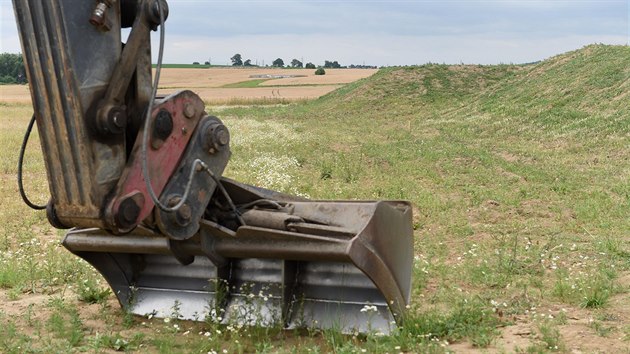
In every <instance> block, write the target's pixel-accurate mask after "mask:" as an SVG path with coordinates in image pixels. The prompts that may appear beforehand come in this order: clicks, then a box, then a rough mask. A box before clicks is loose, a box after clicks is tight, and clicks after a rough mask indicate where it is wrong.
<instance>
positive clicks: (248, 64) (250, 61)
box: [243, 59, 253, 66]
mask: <svg viewBox="0 0 630 354" xmlns="http://www.w3.org/2000/svg"><path fill="white" fill-rule="evenodd" d="M243 65H244V66H253V65H252V60H251V59H247V60H245V62H244V63H243Z"/></svg>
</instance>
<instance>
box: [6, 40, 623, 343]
mask: <svg viewBox="0 0 630 354" xmlns="http://www.w3.org/2000/svg"><path fill="white" fill-rule="evenodd" d="M629 68H630V49H628V48H627V47H611V46H589V47H586V48H583V49H581V50H578V51H574V52H570V53H566V54H562V55H560V56H557V57H554V58H551V59H549V60H546V61H542V62H540V63H538V64H535V65H527V66H515V65H498V66H446V65H435V64H430V65H425V66H420V67H408V68H389V69H383V70H381V71H379V72H378V73H377V74H375V75H374V76H372V77H370V78H368V79H363V80H360V81H358V82H355V83H352V84H348V85H346V86H344V87H343V88H341V89H339V90H337V91H334V92H333V93H331V94H329V95H327V96H325V97H322V98H320V99H317V100H314V101H308V102H300V103H297V104H278V102H275V103H271V100H269V101H265V102H262V103H263V104H260V103H261V102H253V101H252V102H241V101H238V103H234V105H232V106H231V107H220V108H219V107H215V106H212V105H210V106H209V107H208V108H207V110H208V111H209V113H211V114H217V115H218V116H220V117H221V119H222V120H223V121H224V122H225V123H226V125H227V126H228V127H229V128H230V130H231V134H232V142H231V145H232V151H233V157H232V160H231V162H230V164H229V166H228V169H227V170H226V175H228V176H229V177H232V178H235V179H237V180H240V181H243V182H248V183H253V184H256V185H260V186H263V187H269V188H274V189H277V190H280V191H283V192H289V193H294V194H299V195H303V196H309V197H311V198H315V199H406V200H410V201H411V202H412V203H413V205H414V227H415V236H416V242H415V254H416V261H415V264H414V272H413V273H414V279H413V290H412V304H411V308H410V310H409V314H408V319H407V321H406V322H405V325H404V326H403V327H401V328H400V329H399V330H398V331H396V332H395V333H393V334H392V335H391V336H389V337H380V336H377V335H376V334H373V333H371V334H358V335H355V336H344V335H340V334H339V333H338V332H335V331H323V332H320V331H314V330H312V331H306V332H299V331H295V332H294V331H280V330H278V329H273V328H272V329H263V328H257V327H252V328H237V327H235V326H224V325H218V324H215V323H211V322H206V323H189V322H182V321H179V320H176V319H174V320H172V321H171V322H168V323H166V322H164V321H162V320H156V319H150V320H149V319H146V318H145V319H142V318H136V317H128V316H125V314H124V313H123V312H122V311H121V310H119V309H118V305H117V304H115V303H114V302H113V300H112V295H111V294H107V293H106V292H105V290H104V289H105V287H106V285H105V284H104V283H103V281H102V279H100V277H99V276H98V275H97V274H95V273H94V272H93V271H92V270H91V268H90V267H89V266H88V265H87V264H85V263H84V262H80V261H78V260H77V259H76V258H74V257H70V256H69V255H68V253H67V252H66V251H64V250H63V249H62V248H61V247H60V246H59V244H58V240H59V238H60V237H59V235H60V234H58V233H56V232H55V231H52V230H51V229H50V227H48V226H47V222H46V220H45V217H44V216H43V215H41V214H39V213H32V212H30V211H28V210H27V209H26V208H25V207H23V206H22V205H21V202H20V201H19V199H18V197H17V188H16V187H15V186H14V182H13V181H14V174H15V161H17V154H16V151H17V148H18V147H19V144H20V142H21V134H22V131H23V127H24V126H25V125H26V122H27V121H28V118H29V117H30V108H29V107H27V106H24V105H9V104H2V106H1V113H0V119H2V121H3V124H2V125H0V146H3V147H5V148H4V150H3V154H2V155H0V156H2V157H0V176H1V178H3V182H5V183H1V184H0V204H1V205H2V213H0V223H1V224H2V225H3V226H2V227H1V228H0V250H1V253H0V262H2V264H3V266H2V267H0V287H1V288H2V289H3V291H4V292H5V294H6V295H4V296H7V298H8V297H11V300H12V301H20V300H22V299H28V298H29V297H31V296H34V295H39V294H43V295H46V296H53V297H61V298H63V299H64V302H63V306H64V309H63V310H59V309H58V308H55V307H47V308H44V309H43V310H45V311H43V314H42V315H40V316H42V318H41V319H40V320H36V321H34V322H33V323H35V324H36V325H35V326H33V327H34V328H35V329H34V330H28V331H27V330H25V329H26V328H30V326H29V325H28V321H27V320H26V319H22V318H21V317H20V316H8V315H6V314H4V315H2V316H0V319H1V321H2V323H3V324H4V325H3V326H1V327H2V328H1V329H0V331H2V332H0V337H1V338H2V339H0V348H2V351H4V352H22V351H21V350H18V349H17V348H20V349H24V348H30V349H29V350H32V351H64V350H70V349H71V350H75V351H104V350H128V351H135V350H138V351H140V350H142V351H145V350H149V351H154V352H178V351H189V352H211V351H215V352H222V351H223V350H227V351H228V352H256V351H257V352H291V351H292V350H293V349H292V348H296V349H295V351H298V352H341V353H345V352H361V351H362V350H365V351H368V352H399V351H408V352H443V351H445V350H453V349H452V348H459V350H463V349H461V348H467V349H466V350H474V349H476V348H478V350H481V351H483V350H485V349H484V348H490V349H495V348H499V349H500V348H503V345H505V343H504V339H502V338H501V337H500V336H499V333H502V332H503V329H504V328H505V327H509V326H511V325H513V324H515V323H516V322H518V323H521V324H523V323H524V324H525V325H526V326H528V327H529V328H530V329H531V332H532V333H531V335H530V336H529V337H528V340H529V345H527V346H524V347H523V348H524V349H522V350H521V351H525V352H536V353H537V352H548V351H565V350H566V351H570V350H573V349H576V350H581V351H587V352H588V351H593V350H605V351H610V352H614V351H620V350H621V351H622V350H623V348H627V347H628V340H629V338H630V336H629V335H628V333H629V332H628V328H630V325H629V323H630V313H628V308H627V296H628V283H627V279H628V275H629V274H630V244H629V243H630V240H629V239H628V237H627V236H628V234H630V183H629V181H630V170H628V156H630V145H628V139H629V137H630V115H629V114H628V110H627V107H630V95H629V94H628V92H630V87H629V83H630V69H629ZM267 103H269V104H267ZM32 144H33V145H32V146H31V147H30V148H29V150H28V153H27V165H26V170H27V171H28V173H29V175H28V177H29V178H28V179H27V186H28V190H29V193H30V194H31V195H32V196H33V199H35V200H37V201H40V202H41V201H45V200H46V195H47V191H46V182H45V179H46V178H45V172H44V168H43V165H42V163H41V155H40V153H39V151H38V148H37V146H36V144H37V138H36V137H35V139H33V141H32ZM36 234H37V235H45V236H44V238H43V240H41V239H38V240H35V241H33V237H34V235H36ZM33 255H38V257H39V258H38V261H37V262H36V261H34V259H33ZM41 259H43V260H45V261H46V262H43V261H40V260H41ZM86 284H89V286H87V288H89V289H94V290H93V291H87V292H86V293H85V294H84V295H81V292H82V290H81V286H83V285H86ZM84 288H85V287H84ZM84 290H85V289H84ZM80 297H83V300H80ZM623 299H626V301H624V300H623ZM10 303H11V302H9V304H10ZM92 303H93V304H92ZM37 308H38V309H41V306H40V307H37ZM0 309H2V311H4V312H6V311H8V308H7V307H2V308H0ZM88 309H91V310H90V311H88ZM560 309H564V310H565V311H566V312H562V311H560ZM24 311H26V310H24ZM24 311H23V312H24ZM549 311H551V312H549ZM23 312H22V313H23ZM602 312H605V313H614V314H615V315H616V316H617V317H616V319H615V320H614V321H608V320H604V319H597V320H595V322H593V323H594V324H593V323H591V324H583V323H582V322H579V321H578V320H574V319H573V318H579V319H585V318H586V319H588V318H597V316H598V314H600V313H602ZM74 313H77V314H78V318H77V317H76V316H75V317H73V316H74V315H73V314H74ZM551 314H553V316H554V317H555V319H554V320H544V321H542V320H540V319H541V317H543V316H545V318H548V316H549V315H551ZM54 316H58V317H60V318H62V319H63V320H64V321H63V322H64V325H63V326H64V327H63V329H64V333H66V334H64V335H61V336H60V335H58V334H56V333H59V332H60V331H58V330H57V329H55V328H59V326H60V325H58V324H55V323H56V322H55V321H57V320H51V319H52V318H53V317H54ZM26 317H27V316H26ZM125 319H127V320H125ZM125 321H126V322H125ZM37 323H39V324H37ZM96 323H100V324H101V325H100V326H101V327H99V329H98V330H94V329H93V328H94V326H96ZM174 325H177V326H178V327H177V328H176V327H174ZM575 326H578V328H579V330H580V331H583V333H586V335H582V336H581V338H584V339H583V340H582V341H577V342H573V341H572V342H569V341H566V340H565V339H564V336H565V334H566V333H567V332H566V331H570V330H572V329H571V328H575ZM37 331H39V333H37ZM186 332H188V333H187V334H185V333H186ZM73 333H74V334H73ZM206 333H207V335H206ZM603 336H605V338H604V337H603ZM39 338H46V339H47V340H46V341H41V340H38V339H39ZM600 338H603V340H604V341H602V342H597V340H598V339H600ZM620 338H621V339H620ZM624 338H625V339H624ZM48 339H49V340H48ZM592 343H596V345H598V347H595V348H593V347H591V346H589V345H593V344H592ZM454 345H455V346H457V345H459V347H453V346H454ZM462 345H463V346H465V347H462ZM455 350H457V349H455ZM515 350H516V349H515V348H512V349H510V348H506V349H505V351H507V352H510V351H515ZM27 351H28V350H27Z"/></svg>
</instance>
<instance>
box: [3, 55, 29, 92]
mask: <svg viewBox="0 0 630 354" xmlns="http://www.w3.org/2000/svg"><path fill="white" fill-rule="evenodd" d="M24 83H26V69H25V68H24V60H23V59H22V55H21V54H11V53H2V54H0V84H24Z"/></svg>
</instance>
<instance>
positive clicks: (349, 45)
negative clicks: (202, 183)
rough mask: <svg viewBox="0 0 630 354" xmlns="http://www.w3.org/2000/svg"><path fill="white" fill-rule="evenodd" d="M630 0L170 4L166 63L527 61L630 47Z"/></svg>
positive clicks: (2, 8)
mask: <svg viewBox="0 0 630 354" xmlns="http://www.w3.org/2000/svg"><path fill="white" fill-rule="evenodd" d="M79 1H81V0H79ZM83 1H87V0H83ZM628 2H629V0H572V1H567V0H543V1H541V0H485V1H477V0H441V1H437V0H433V1H431V0H389V1H386V0H334V1H333V0H217V1H212V0H170V1H169V7H170V16H169V18H168V20H167V22H166V26H165V30H166V32H165V33H166V44H165V48H166V49H165V53H164V62H165V63H192V62H194V61H198V62H202V63H203V62H205V61H210V62H211V63H212V64H229V63H230V58H231V57H232V56H233V55H234V54H236V53H239V54H241V55H242V57H243V59H251V60H252V63H254V64H256V63H258V64H268V65H270V64H271V62H272V61H273V60H274V59H276V58H282V59H283V60H284V62H285V63H289V62H290V61H291V60H292V59H294V58H295V59H298V60H300V61H303V62H304V63H307V62H313V63H315V64H316V65H321V64H323V63H324V60H330V61H338V62H339V63H340V64H341V65H350V64H365V65H377V66H390V65H415V64H424V63H428V62H432V63H447V64H459V63H466V64H498V63H528V62H534V61H538V60H542V59H545V58H548V57H551V56H554V55H556V54H560V53H563V52H566V51H570V50H575V49H578V48H581V47H583V46H585V45H588V44H592V43H604V44H621V45H627V44H628V42H629V39H630V21H629V20H628V17H629V10H628V8H629V6H628ZM13 16H14V15H13V9H12V4H11V1H10V0H0V20H1V23H0V31H1V33H0V52H11V53H17V52H20V51H21V50H20V42H19V38H18V34H17V29H16V25H15V20H14V17H13ZM157 39H158V36H157V34H154V35H153V46H154V49H155V50H154V56H155V52H157V45H158V41H157Z"/></svg>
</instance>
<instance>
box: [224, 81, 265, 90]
mask: <svg viewBox="0 0 630 354" xmlns="http://www.w3.org/2000/svg"><path fill="white" fill-rule="evenodd" d="M265 81H269V79H255V80H247V81H241V82H235V83H232V84H227V85H223V86H222V87H223V88H254V87H259V85H260V84H262V83H263V82H265Z"/></svg>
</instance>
